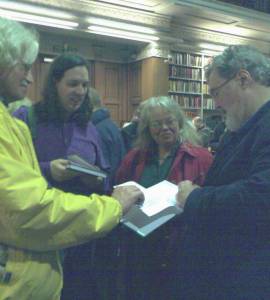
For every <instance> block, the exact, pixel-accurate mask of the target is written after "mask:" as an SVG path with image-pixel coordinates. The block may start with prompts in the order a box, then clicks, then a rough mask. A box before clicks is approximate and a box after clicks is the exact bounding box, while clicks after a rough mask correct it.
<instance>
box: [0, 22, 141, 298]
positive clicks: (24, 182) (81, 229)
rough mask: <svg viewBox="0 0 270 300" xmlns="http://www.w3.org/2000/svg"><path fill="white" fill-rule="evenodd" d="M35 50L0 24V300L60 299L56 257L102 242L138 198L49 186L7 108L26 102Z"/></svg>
mask: <svg viewBox="0 0 270 300" xmlns="http://www.w3.org/2000/svg"><path fill="white" fill-rule="evenodd" d="M38 49H39V42H38V37H37V34H36V33H35V32H34V31H32V30H31V29H27V28H26V27H24V26H23V25H21V24H19V23H17V22H15V21H11V20H6V19H4V18H0V76H1V81H0V99H1V101H0V131H1V134H0V159H1V164H0V176H1V180H0V215H1V217H0V274H1V276H0V299H1V300H4V299H20V300H29V299H38V300H48V299H50V300H59V299H60V293H61V288H62V267H61V263H60V255H59V250H60V249H64V248H67V247H70V246H74V245H77V244H81V243H84V242H87V241H89V240H90V239H93V238H96V237H98V236H100V235H104V234H105V233H106V232H108V231H110V230H111V229H112V228H113V227H114V226H116V225H117V224H118V223H119V220H120V218H121V216H122V214H124V213H125V212H126V211H127V210H128V209H129V207H130V206H131V205H132V204H133V203H134V202H135V201H137V200H138V199H139V198H140V197H141V193H140V192H139V191H138V190H137V189H136V188H134V187H126V188H124V187H119V188H116V189H115V190H114V191H113V194H112V196H111V197H110V196H100V195H98V194H91V195H88V196H83V195H74V194H72V193H65V192H63V191H61V190H59V189H56V188H53V187H51V186H49V185H48V183H47V181H46V180H45V178H44V177H43V176H42V174H41V172H40V168H39V164H38V161H37V158H36V155H35V151H34V147H33V144H32V140H31V134H30V132H29V130H28V128H27V126H26V125H25V124H24V123H23V122H21V121H20V120H17V119H15V118H13V117H12V116H11V115H10V114H9V113H8V111H7V108H6V106H7V105H8V104H9V103H11V102H13V101H16V100H19V99H23V98H24V97H25V96H26V93H27V88H28V86H29V84H31V83H32V81H33V77H32V73H31V65H32V63H33V62H34V60H35V59H36V57H37V54H38ZM90 297H91V296H90Z"/></svg>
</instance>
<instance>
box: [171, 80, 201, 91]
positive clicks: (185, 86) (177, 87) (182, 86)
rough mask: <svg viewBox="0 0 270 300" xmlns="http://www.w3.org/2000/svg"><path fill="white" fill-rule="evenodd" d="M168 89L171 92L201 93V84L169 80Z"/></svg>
mask: <svg viewBox="0 0 270 300" xmlns="http://www.w3.org/2000/svg"><path fill="white" fill-rule="evenodd" d="M169 89H170V91H172V92H187V93H201V83H200V82H197V81H179V80H170V81H169Z"/></svg>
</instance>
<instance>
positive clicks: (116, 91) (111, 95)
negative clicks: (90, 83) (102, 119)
mask: <svg viewBox="0 0 270 300" xmlns="http://www.w3.org/2000/svg"><path fill="white" fill-rule="evenodd" d="M94 64H95V81H94V87H95V88H96V89H97V91H98V92H99V94H100V96H101V99H102V104H103V105H104V106H106V107H107V108H108V109H109V110H110V112H111V117H112V119H113V120H114V121H115V122H117V123H118V124H119V125H121V124H122V123H123V121H125V120H126V115H127V107H126V102H127V65H125V64H118V63H107V62H95V63H94Z"/></svg>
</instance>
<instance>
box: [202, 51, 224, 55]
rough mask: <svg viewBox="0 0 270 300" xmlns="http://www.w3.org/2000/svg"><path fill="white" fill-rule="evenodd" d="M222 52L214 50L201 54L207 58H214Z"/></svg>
mask: <svg viewBox="0 0 270 300" xmlns="http://www.w3.org/2000/svg"><path fill="white" fill-rule="evenodd" d="M221 52H222V51H214V50H206V49H205V50H202V51H201V53H202V54H205V55H209V56H216V55H218V54H220V53H221Z"/></svg>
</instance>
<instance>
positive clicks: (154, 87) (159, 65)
mask: <svg viewBox="0 0 270 300" xmlns="http://www.w3.org/2000/svg"><path fill="white" fill-rule="evenodd" d="M168 68H169V67H168V63H166V62H164V59H163V58H158V57H150V58H147V59H144V60H143V61H142V100H146V99H148V98H150V97H153V96H164V95H168V90H169V80H168V75H169V70H168Z"/></svg>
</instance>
